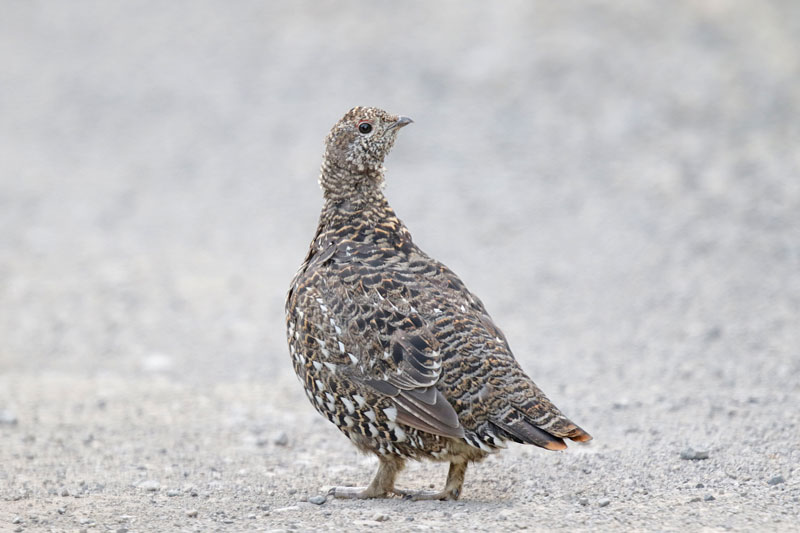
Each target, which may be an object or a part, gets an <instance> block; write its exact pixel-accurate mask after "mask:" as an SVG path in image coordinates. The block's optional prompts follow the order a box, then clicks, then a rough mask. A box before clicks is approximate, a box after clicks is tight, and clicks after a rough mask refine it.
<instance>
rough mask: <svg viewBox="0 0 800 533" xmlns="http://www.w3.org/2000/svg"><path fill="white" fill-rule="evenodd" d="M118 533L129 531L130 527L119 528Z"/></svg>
mask: <svg viewBox="0 0 800 533" xmlns="http://www.w3.org/2000/svg"><path fill="white" fill-rule="evenodd" d="M117 533H128V528H127V527H121V528H118V529H117Z"/></svg>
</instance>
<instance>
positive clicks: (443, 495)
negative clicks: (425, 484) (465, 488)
mask: <svg viewBox="0 0 800 533" xmlns="http://www.w3.org/2000/svg"><path fill="white" fill-rule="evenodd" d="M392 492H393V493H394V494H396V495H397V496H400V497H402V498H403V499H404V500H411V501H420V500H457V499H458V497H459V496H460V495H461V489H460V488H457V489H451V490H447V489H445V490H442V491H439V492H436V491H432V490H403V489H394V490H393V491H392Z"/></svg>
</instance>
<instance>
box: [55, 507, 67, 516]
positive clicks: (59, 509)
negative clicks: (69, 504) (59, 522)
mask: <svg viewBox="0 0 800 533" xmlns="http://www.w3.org/2000/svg"><path fill="white" fill-rule="evenodd" d="M56 511H58V514H64V513H66V512H67V509H66V507H59V508H58V509H56Z"/></svg>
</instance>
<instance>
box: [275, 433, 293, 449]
mask: <svg viewBox="0 0 800 533" xmlns="http://www.w3.org/2000/svg"><path fill="white" fill-rule="evenodd" d="M273 442H274V443H275V446H286V445H288V444H289V435H287V434H286V432H285V431H281V432H280V433H278V436H277V437H275V440H274V441H273Z"/></svg>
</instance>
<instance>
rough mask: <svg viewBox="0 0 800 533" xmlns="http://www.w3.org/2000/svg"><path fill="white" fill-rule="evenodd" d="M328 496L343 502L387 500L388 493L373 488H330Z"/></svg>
mask: <svg viewBox="0 0 800 533" xmlns="http://www.w3.org/2000/svg"><path fill="white" fill-rule="evenodd" d="M328 496H331V497H333V498H340V499H344V500H367V499H370V498H388V497H389V493H387V492H385V491H382V490H376V489H375V488H374V487H372V486H369V487H332V488H331V489H330V490H329V491H328Z"/></svg>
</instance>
